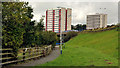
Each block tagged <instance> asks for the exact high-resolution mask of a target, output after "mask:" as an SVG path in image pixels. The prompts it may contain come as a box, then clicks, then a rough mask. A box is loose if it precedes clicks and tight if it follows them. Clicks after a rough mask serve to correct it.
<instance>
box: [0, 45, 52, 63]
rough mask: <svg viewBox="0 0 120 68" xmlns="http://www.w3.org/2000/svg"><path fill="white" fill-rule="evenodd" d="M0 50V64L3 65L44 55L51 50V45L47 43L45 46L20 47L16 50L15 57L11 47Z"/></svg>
mask: <svg viewBox="0 0 120 68" xmlns="http://www.w3.org/2000/svg"><path fill="white" fill-rule="evenodd" d="M0 51H1V52H2V53H0V56H2V58H0V61H2V63H1V65H5V64H9V63H14V62H19V61H25V60H29V59H33V58H37V57H43V56H46V55H48V54H50V52H51V51H52V46H51V45H49V46H45V47H33V48H21V49H19V50H18V55H17V56H16V57H15V56H14V54H13V52H12V51H13V50H12V49H11V48H7V49H0ZM15 58H17V59H15Z"/></svg>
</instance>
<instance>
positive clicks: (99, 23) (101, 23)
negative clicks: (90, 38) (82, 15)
mask: <svg viewBox="0 0 120 68" xmlns="http://www.w3.org/2000/svg"><path fill="white" fill-rule="evenodd" d="M105 27H107V14H99V13H96V14H94V15H87V25H86V29H96V28H105Z"/></svg>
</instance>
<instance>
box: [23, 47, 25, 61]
mask: <svg viewBox="0 0 120 68" xmlns="http://www.w3.org/2000/svg"><path fill="white" fill-rule="evenodd" d="M23 61H24V62H25V49H23Z"/></svg>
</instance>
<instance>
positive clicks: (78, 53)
mask: <svg viewBox="0 0 120 68" xmlns="http://www.w3.org/2000/svg"><path fill="white" fill-rule="evenodd" d="M93 65H94V66H117V65H118V32H117V31H116V30H110V31H104V32H96V33H80V34H79V35H78V36H76V37H74V38H72V39H71V40H69V41H68V42H66V43H65V48H64V49H63V54H62V55H60V56H59V57H58V58H57V59H55V60H53V61H51V62H48V63H45V64H42V65H36V67H37V66H93Z"/></svg>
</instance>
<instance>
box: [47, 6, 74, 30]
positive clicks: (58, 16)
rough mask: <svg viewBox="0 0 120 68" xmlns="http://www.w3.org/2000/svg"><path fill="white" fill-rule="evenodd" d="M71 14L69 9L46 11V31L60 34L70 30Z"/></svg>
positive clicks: (61, 8)
mask: <svg viewBox="0 0 120 68" xmlns="http://www.w3.org/2000/svg"><path fill="white" fill-rule="evenodd" d="M71 13H72V9H70V8H67V9H66V8H63V7H58V8H52V9H47V10H46V26H45V30H46V31H53V32H60V31H67V30H71Z"/></svg>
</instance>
